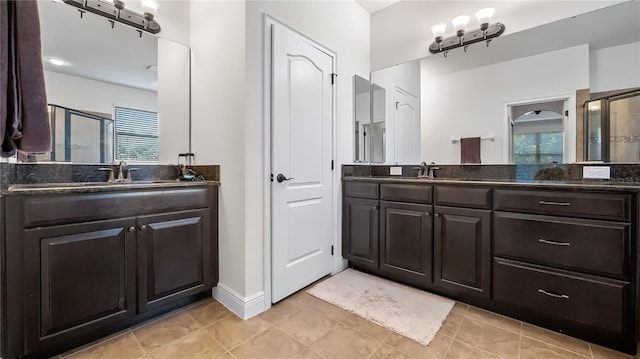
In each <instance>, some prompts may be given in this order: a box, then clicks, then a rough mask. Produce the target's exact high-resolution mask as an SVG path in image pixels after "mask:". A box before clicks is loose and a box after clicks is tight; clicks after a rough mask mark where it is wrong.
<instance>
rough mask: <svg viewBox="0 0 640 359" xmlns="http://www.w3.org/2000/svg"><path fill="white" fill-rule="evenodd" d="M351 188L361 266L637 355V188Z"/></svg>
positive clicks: (462, 184) (399, 183)
mask: <svg viewBox="0 0 640 359" xmlns="http://www.w3.org/2000/svg"><path fill="white" fill-rule="evenodd" d="M363 188H366V189H367V190H366V191H363V190H362V189H363ZM343 189H344V190H343V206H344V207H343V230H344V231H343V238H342V240H343V253H345V255H344V257H345V258H346V259H348V260H349V265H350V266H351V267H354V268H356V269H362V270H364V271H368V272H370V273H372V274H376V275H380V276H383V277H387V278H389V279H392V280H396V281H399V282H403V283H406V284H410V285H413V286H415V287H418V288H422V289H426V290H429V291H433V292H435V293H438V294H441V295H445V296H448V297H451V298H454V299H456V300H460V301H463V302H467V303H470V304H473V305H475V306H479V307H483V308H485V309H488V310H492V311H495V312H498V313H502V314H505V315H509V316H511V317H514V318H518V319H521V320H524V321H528V322H531V323H533V324H536V325H539V326H543V327H547V328H549V329H552V330H556V331H560V332H564V333H567V334H569V335H574V336H577V337H580V338H583V339H586V340H589V341H592V342H595V343H599V344H602V345H605V346H609V347H612V348H614V349H617V350H622V351H626V352H634V351H635V341H636V340H637V339H638V334H640V333H639V329H640V327H639V322H638V320H637V319H636V318H638V310H637V308H638V307H639V303H640V302H639V301H638V290H639V289H640V288H638V274H637V273H638V271H639V270H640V268H639V266H638V264H637V260H638V254H637V253H638V246H637V243H636V241H637V238H638V237H637V231H638V218H637V216H638V206H637V203H638V193H637V190H636V189H635V188H634V187H631V186H626V187H625V186H615V185H614V186H607V185H606V184H600V185H597V184H595V185H588V184H584V185H581V184H573V185H571V184H567V185H552V184H549V185H544V184H540V183H537V184H527V183H517V182H508V181H505V182H497V181H493V182H489V181H486V182H485V181H460V180H458V181H456V180H450V181H448V180H446V179H436V180H429V179H424V180H416V179H404V180H403V179H402V178H394V179H389V178H381V179H377V178H375V177H369V178H358V177H346V178H345V179H343ZM363 193H366V196H365V195H363ZM376 195H377V196H376ZM364 201H366V202H364ZM378 208H379V209H378Z"/></svg>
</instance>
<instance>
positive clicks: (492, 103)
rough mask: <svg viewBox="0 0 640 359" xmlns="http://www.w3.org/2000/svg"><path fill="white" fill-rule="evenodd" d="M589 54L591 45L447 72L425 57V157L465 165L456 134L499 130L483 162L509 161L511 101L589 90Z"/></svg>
mask: <svg viewBox="0 0 640 359" xmlns="http://www.w3.org/2000/svg"><path fill="white" fill-rule="evenodd" d="M588 52H589V48H588V45H581V46H576V47H572V48H568V49H564V50H559V51H554V52H550V53H546V54H541V55H536V56H530V57H526V58H522V59H517V60H512V61H507V62H502V63H498V64H494V65H489V66H484V67H479V68H475V69H471V70H467V71H460V72H455V73H449V74H445V75H440V73H439V72H438V73H434V72H433V71H432V69H430V68H429V65H428V63H429V61H426V60H423V61H422V99H421V103H422V113H421V117H422V122H421V124H422V143H421V147H422V151H421V157H422V159H423V160H425V161H427V162H431V161H434V162H435V163H441V164H456V163H460V143H459V142H456V143H452V142H451V137H452V136H455V137H458V138H460V137H476V136H480V137H483V136H488V135H491V134H493V135H495V141H494V142H490V141H482V142H481V160H482V163H507V162H508V154H507V153H505V144H506V143H507V142H506V141H508V139H507V138H505V135H506V133H505V131H506V129H507V127H506V126H507V120H506V118H505V108H506V104H508V103H513V102H524V101H527V100H534V99H543V98H550V97H554V96H558V97H562V96H565V95H571V94H575V92H576V90H578V89H584V88H588V87H589V54H588ZM574 147H575V146H574Z"/></svg>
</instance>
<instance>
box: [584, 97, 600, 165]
mask: <svg viewBox="0 0 640 359" xmlns="http://www.w3.org/2000/svg"><path fill="white" fill-rule="evenodd" d="M602 106H603V101H602V100H597V101H591V102H589V103H587V105H586V107H587V108H586V111H585V113H586V116H587V161H602Z"/></svg>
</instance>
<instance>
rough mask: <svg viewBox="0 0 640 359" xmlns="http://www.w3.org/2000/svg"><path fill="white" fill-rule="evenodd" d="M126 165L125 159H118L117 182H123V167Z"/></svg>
mask: <svg viewBox="0 0 640 359" xmlns="http://www.w3.org/2000/svg"><path fill="white" fill-rule="evenodd" d="M126 166H127V163H126V162H125V161H120V163H118V179H117V180H118V182H124V179H125V178H124V168H125V167H126Z"/></svg>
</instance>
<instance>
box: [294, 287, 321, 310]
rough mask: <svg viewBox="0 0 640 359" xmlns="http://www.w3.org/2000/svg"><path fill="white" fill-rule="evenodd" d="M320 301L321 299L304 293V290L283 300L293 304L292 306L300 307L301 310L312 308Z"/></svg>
mask: <svg viewBox="0 0 640 359" xmlns="http://www.w3.org/2000/svg"><path fill="white" fill-rule="evenodd" d="M320 300H322V299H318V298H316V297H314V296H312V295H311V294H309V293H307V292H305V291H304V290H302V291H299V292H298V293H296V294H294V295H292V296H290V297H289V298H287V299H285V301H287V302H293V303H294V304H296V305H297V306H299V307H302V308H309V307H312V306H313V305H315V304H316V303H317V302H318V301H320Z"/></svg>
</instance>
